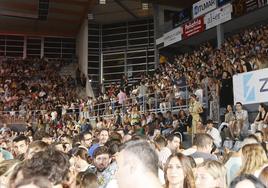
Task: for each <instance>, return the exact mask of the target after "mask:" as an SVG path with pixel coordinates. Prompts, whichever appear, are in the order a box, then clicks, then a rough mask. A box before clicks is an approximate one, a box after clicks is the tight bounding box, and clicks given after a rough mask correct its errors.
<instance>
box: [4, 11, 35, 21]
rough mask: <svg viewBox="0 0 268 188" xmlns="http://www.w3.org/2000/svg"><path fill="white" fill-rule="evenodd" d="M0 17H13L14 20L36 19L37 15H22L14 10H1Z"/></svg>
mask: <svg viewBox="0 0 268 188" xmlns="http://www.w3.org/2000/svg"><path fill="white" fill-rule="evenodd" d="M0 15H1V16H8V17H15V18H22V19H37V18H38V15H37V14H30V13H23V12H17V11H14V10H12V11H11V10H3V9H2V10H1V11H0Z"/></svg>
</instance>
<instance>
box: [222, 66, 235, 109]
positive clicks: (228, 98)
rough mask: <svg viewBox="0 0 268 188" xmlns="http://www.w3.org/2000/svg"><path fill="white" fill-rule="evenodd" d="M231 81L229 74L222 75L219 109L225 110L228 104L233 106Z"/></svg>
mask: <svg viewBox="0 0 268 188" xmlns="http://www.w3.org/2000/svg"><path fill="white" fill-rule="evenodd" d="M233 98H234V97H233V81H232V77H231V75H230V73H229V72H227V71H224V72H223V74H222V80H221V87H220V107H221V108H226V107H227V105H228V104H233V100H234V99H233Z"/></svg>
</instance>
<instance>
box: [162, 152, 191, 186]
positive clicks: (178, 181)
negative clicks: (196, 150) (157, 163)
mask: <svg viewBox="0 0 268 188" xmlns="http://www.w3.org/2000/svg"><path fill="white" fill-rule="evenodd" d="M164 173H165V181H166V183H165V188H195V184H194V175H193V172H192V169H191V162H190V160H189V159H188V157H186V156H185V155H183V154H182V153H175V154H172V155H171V156H170V157H169V158H168V159H167V162H166V166H165V169H164Z"/></svg>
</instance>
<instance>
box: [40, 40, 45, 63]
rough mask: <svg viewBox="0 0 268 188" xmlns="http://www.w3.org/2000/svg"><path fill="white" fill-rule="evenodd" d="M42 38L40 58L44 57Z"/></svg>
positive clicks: (42, 41)
mask: <svg viewBox="0 0 268 188" xmlns="http://www.w3.org/2000/svg"><path fill="white" fill-rule="evenodd" d="M44 46H45V45H44V37H41V53H40V58H42V57H44Z"/></svg>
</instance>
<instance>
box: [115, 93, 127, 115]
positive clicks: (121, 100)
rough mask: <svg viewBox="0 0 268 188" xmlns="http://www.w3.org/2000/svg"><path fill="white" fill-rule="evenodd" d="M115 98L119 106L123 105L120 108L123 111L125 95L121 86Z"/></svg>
mask: <svg viewBox="0 0 268 188" xmlns="http://www.w3.org/2000/svg"><path fill="white" fill-rule="evenodd" d="M117 98H118V104H119V105H120V107H121V106H122V107H123V109H122V110H123V112H124V111H125V109H124V105H125V104H126V100H127V95H126V93H125V92H124V90H123V89H122V88H120V92H119V93H118V95H117Z"/></svg>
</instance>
